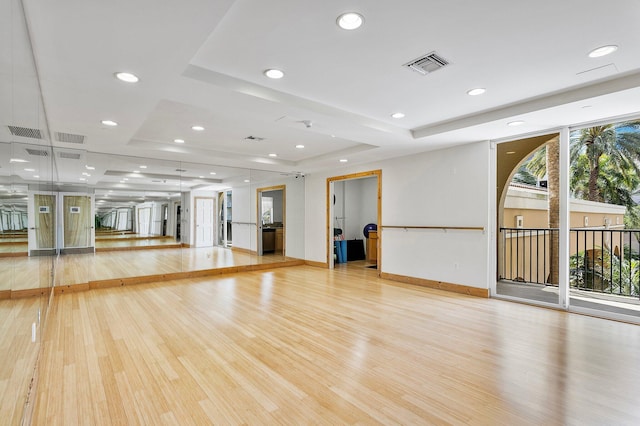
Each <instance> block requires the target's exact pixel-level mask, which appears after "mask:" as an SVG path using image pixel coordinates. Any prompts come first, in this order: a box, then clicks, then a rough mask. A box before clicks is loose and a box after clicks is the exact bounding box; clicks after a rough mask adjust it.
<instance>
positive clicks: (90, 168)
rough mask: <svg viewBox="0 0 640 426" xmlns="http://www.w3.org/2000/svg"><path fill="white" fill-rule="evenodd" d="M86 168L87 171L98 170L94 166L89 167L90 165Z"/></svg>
mask: <svg viewBox="0 0 640 426" xmlns="http://www.w3.org/2000/svg"><path fill="white" fill-rule="evenodd" d="M84 168H85V169H87V170H95V169H96V168H95V167H93V166H88V165H87V166H84Z"/></svg>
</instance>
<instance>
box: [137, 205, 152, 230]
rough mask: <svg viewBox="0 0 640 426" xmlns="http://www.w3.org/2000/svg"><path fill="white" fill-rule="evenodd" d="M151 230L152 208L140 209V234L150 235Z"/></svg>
mask: <svg viewBox="0 0 640 426" xmlns="http://www.w3.org/2000/svg"><path fill="white" fill-rule="evenodd" d="M150 229H151V207H142V208H139V209H138V234H140V235H142V236H146V235H149V233H150Z"/></svg>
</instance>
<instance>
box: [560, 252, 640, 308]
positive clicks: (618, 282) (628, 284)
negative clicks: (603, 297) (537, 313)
mask: <svg viewBox="0 0 640 426" xmlns="http://www.w3.org/2000/svg"><path fill="white" fill-rule="evenodd" d="M596 249H597V252H598V256H593V255H592V254H591V255H589V254H587V253H586V252H584V251H581V252H579V253H578V254H575V255H573V256H571V258H570V260H569V267H570V276H569V282H570V286H571V288H575V289H579V290H593V291H597V292H602V293H609V294H616V295H621V296H633V297H638V296H639V295H640V288H639V286H640V284H639V283H640V260H638V256H637V255H636V256H629V255H628V250H625V251H626V252H627V254H626V255H623V256H624V257H622V258H621V257H620V256H616V255H615V254H613V253H611V251H610V250H609V249H608V248H606V247H605V248H604V249H602V248H601V247H596Z"/></svg>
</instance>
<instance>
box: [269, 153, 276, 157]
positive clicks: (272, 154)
mask: <svg viewBox="0 0 640 426" xmlns="http://www.w3.org/2000/svg"><path fill="white" fill-rule="evenodd" d="M277 156H278V154H274V153H271V154H269V157H277Z"/></svg>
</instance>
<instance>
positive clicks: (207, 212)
mask: <svg viewBox="0 0 640 426" xmlns="http://www.w3.org/2000/svg"><path fill="white" fill-rule="evenodd" d="M194 200H195V207H196V211H195V224H194V226H195V230H194V234H195V237H196V238H195V239H196V241H195V246H196V247H212V246H213V233H214V230H215V227H214V217H215V210H214V208H213V198H210V197H195V199H194Z"/></svg>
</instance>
